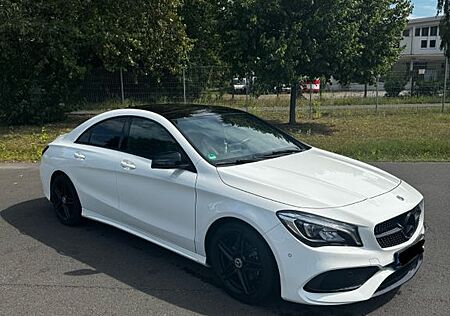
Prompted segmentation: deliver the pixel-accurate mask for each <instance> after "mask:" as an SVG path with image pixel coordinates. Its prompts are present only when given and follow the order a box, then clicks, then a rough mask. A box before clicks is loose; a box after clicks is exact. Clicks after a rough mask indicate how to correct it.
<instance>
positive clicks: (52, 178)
mask: <svg viewBox="0 0 450 316" xmlns="http://www.w3.org/2000/svg"><path fill="white" fill-rule="evenodd" d="M60 175H61V176H64V177H66V178H67V179H69V180H70V182H72V184H73V181H72V180H71V179H70V177H69V176H68V175H67V173H65V172H64V171H62V170H59V169H57V170H55V171H53V173H52V175H51V177H50V182H49V186H50V187H49V197H50V200H51V197H52V184H53V181H54V180H55V179H56V177H57V176H60ZM75 191H76V188H75ZM77 194H78V192H77Z"/></svg>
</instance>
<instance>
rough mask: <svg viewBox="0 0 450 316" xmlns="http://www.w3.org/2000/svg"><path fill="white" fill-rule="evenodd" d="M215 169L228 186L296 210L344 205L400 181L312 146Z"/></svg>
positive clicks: (362, 198)
mask: <svg viewBox="0 0 450 316" xmlns="http://www.w3.org/2000/svg"><path fill="white" fill-rule="evenodd" d="M217 171H218V173H219V176H220V178H221V179H222V181H223V182H224V183H225V184H227V185H229V186H231V187H234V188H236V189H239V190H242V191H246V192H248V193H251V194H255V195H258V196H261V197H264V198H267V199H271V200H273V201H277V202H280V203H284V204H288V205H292V206H295V207H299V208H330V207H342V206H346V205H350V204H354V203H357V202H361V201H363V200H366V199H369V198H372V197H375V196H378V195H381V194H383V193H386V192H388V191H391V190H393V189H394V188H395V187H397V186H398V185H399V184H400V183H401V180H399V179H398V178H396V177H394V176H392V175H390V174H388V173H387V172H384V171H382V170H380V169H378V168H375V167H373V166H370V165H368V164H365V163H362V162H359V161H356V160H353V159H350V158H347V157H343V156H340V155H337V154H333V153H330V152H327V151H324V150H320V149H316V148H311V149H309V150H307V151H304V152H301V153H297V154H291V155H288V156H282V157H278V158H273V159H266V160H262V161H257V162H253V163H247V164H242V165H236V166H227V167H219V168H217Z"/></svg>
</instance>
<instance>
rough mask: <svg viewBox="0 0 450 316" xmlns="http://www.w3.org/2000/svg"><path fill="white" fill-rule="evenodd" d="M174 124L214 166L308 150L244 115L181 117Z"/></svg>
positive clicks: (306, 147) (259, 120)
mask: <svg viewBox="0 0 450 316" xmlns="http://www.w3.org/2000/svg"><path fill="white" fill-rule="evenodd" d="M173 122H174V124H175V125H176V126H177V127H178V129H179V130H180V131H181V133H182V134H183V135H184V136H185V137H186V138H187V139H188V140H189V142H190V143H191V144H192V145H193V146H194V147H195V148H196V150H197V151H198V152H199V153H200V154H201V155H202V156H203V157H204V158H205V159H206V160H207V161H209V162H210V163H211V164H213V165H215V166H224V165H234V164H241V163H247V162H253V161H258V160H262V159H268V158H275V157H279V156H282V155H288V154H293V153H297V152H300V151H303V150H305V149H308V148H309V147H308V146H306V145H304V144H302V143H300V142H298V141H297V140H295V139H294V138H292V137H291V136H289V135H287V134H285V133H284V132H282V131H280V130H278V129H277V128H275V127H273V126H271V125H270V124H268V123H266V122H264V121H263V120H261V119H259V118H257V117H255V116H253V115H250V114H248V113H244V112H237V113H213V114H206V115H200V116H191V117H183V118H178V119H175V120H173Z"/></svg>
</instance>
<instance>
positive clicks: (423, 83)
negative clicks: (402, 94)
mask: <svg viewBox="0 0 450 316" xmlns="http://www.w3.org/2000/svg"><path fill="white" fill-rule="evenodd" d="M442 86H443V82H442V81H439V80H424V79H420V80H417V81H416V82H415V84H414V90H413V95H414V96H432V95H437V94H438V93H439V92H441V91H442Z"/></svg>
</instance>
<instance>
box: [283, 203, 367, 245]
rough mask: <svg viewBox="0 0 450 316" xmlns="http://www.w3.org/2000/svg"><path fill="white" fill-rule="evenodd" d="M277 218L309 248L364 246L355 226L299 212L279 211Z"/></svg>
mask: <svg viewBox="0 0 450 316" xmlns="http://www.w3.org/2000/svg"><path fill="white" fill-rule="evenodd" d="M277 216H278V218H279V219H280V220H281V222H282V223H283V224H284V226H286V228H287V229H288V230H289V231H290V232H291V233H292V234H293V235H294V236H295V237H297V238H298V239H300V241H302V242H303V243H305V244H307V245H309V246H312V247H320V246H358V247H360V246H362V242H361V238H360V237H359V233H358V228H357V227H356V226H354V225H351V224H347V223H343V222H339V221H335V220H332V219H329V218H325V217H321V216H316V215H311V214H307V213H302V212H297V211H279V212H277Z"/></svg>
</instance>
